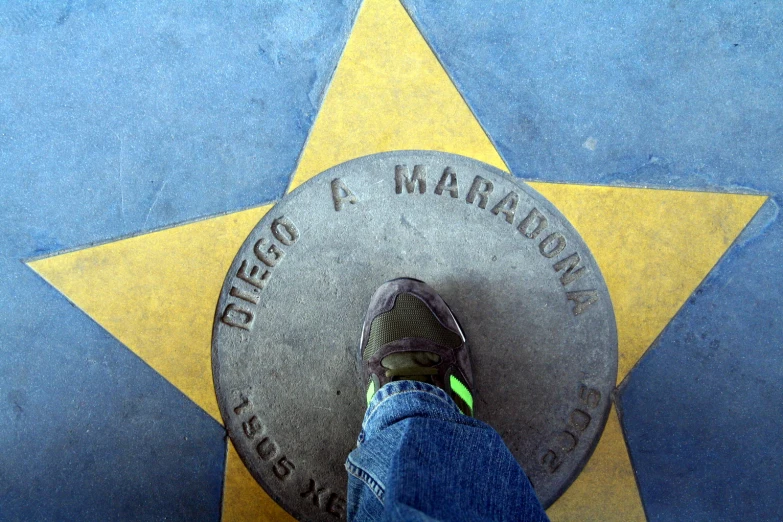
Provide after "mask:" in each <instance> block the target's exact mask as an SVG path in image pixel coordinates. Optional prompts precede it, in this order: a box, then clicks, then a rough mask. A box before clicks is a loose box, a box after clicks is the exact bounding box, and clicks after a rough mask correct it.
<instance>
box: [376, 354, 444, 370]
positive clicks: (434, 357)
mask: <svg viewBox="0 0 783 522" xmlns="http://www.w3.org/2000/svg"><path fill="white" fill-rule="evenodd" d="M439 362H440V355H438V354H436V353H432V352H399V353H392V354H389V355H387V356H386V357H384V358H383V360H382V361H381V366H383V367H384V368H386V369H387V370H397V369H400V368H410V367H411V366H424V367H430V366H436V365H437V364H438V363H439Z"/></svg>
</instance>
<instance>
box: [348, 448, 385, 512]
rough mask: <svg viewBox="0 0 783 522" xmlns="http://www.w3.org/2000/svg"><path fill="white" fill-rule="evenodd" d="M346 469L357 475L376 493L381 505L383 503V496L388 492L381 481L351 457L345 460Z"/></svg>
mask: <svg viewBox="0 0 783 522" xmlns="http://www.w3.org/2000/svg"><path fill="white" fill-rule="evenodd" d="M345 470H346V471H347V472H348V473H350V474H351V475H353V476H354V477H356V478H357V479H358V480H360V481H362V482H363V483H364V484H365V485H366V486H367V487H368V488H369V489H370V491H372V493H373V495H375V497H376V498H377V499H378V501H379V502H380V503H381V505H383V497H384V495H385V494H386V489H385V488H384V487H383V486H382V485H381V483H380V482H379V481H377V480H376V479H375V478H374V477H373V476H372V475H370V474H369V473H367V472H366V471H365V470H363V469H362V468H360V467H359V466H357V465H356V464H354V463H353V462H351V461H350V459H349V460H346V462H345Z"/></svg>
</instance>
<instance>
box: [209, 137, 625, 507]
mask: <svg viewBox="0 0 783 522" xmlns="http://www.w3.org/2000/svg"><path fill="white" fill-rule="evenodd" d="M400 276H409V277H415V278H418V279H422V280H424V281H426V282H428V283H429V284H430V285H432V286H433V287H434V288H435V289H436V290H437V291H438V292H439V293H440V294H441V295H442V296H443V297H444V299H445V300H446V301H447V302H448V303H449V305H450V306H451V307H452V309H453V310H454V313H455V315H456V316H457V317H458V318H459V320H460V322H461V323H462V325H463V327H464V330H465V333H466V336H467V338H468V342H469V343H470V347H471V350H472V357H473V363H474V368H475V379H476V389H477V392H476V416H477V417H478V418H479V419H481V420H484V421H486V422H488V423H489V424H490V425H492V426H493V427H495V429H497V430H498V432H499V433H500V434H501V436H502V437H503V439H504V441H505V442H506V444H507V445H508V446H509V448H510V449H511V451H512V453H513V454H514V456H515V457H516V458H517V460H518V461H519V462H520V464H521V465H522V466H523V468H524V469H525V471H526V472H527V473H528V475H529V477H530V479H531V481H532V482H533V485H534V486H535V488H536V491H537V493H538V494H539V496H540V498H541V500H542V502H544V504H545V505H549V504H551V503H552V502H554V500H555V499H556V498H557V497H558V496H559V495H560V494H561V493H562V492H563V491H564V490H565V489H566V488H567V487H568V485H569V484H570V483H571V482H572V481H573V480H574V478H575V477H576V476H577V475H578V474H579V472H580V471H581V469H582V467H583V466H584V464H585V462H586V461H587V459H588V458H589V456H590V454H591V452H592V450H593V448H594V446H595V444H596V442H597V440H598V438H599V436H600V433H601V431H602V429H603V426H604V423H605V421H606V417H607V415H608V412H609V406H610V392H611V390H612V389H613V387H614V385H615V379H616V374H617V335H616V329H615V322H614V314H613V311H612V305H611V302H610V300H609V294H608V292H607V289H606V285H605V283H604V281H603V278H602V277H601V274H600V272H599V270H598V267H597V265H596V263H595V261H594V260H593V258H592V256H591V254H590V252H589V250H588V248H587V246H586V245H585V244H584V242H583V241H582V240H581V238H580V237H579V235H578V234H577V232H576V231H575V230H574V229H573V227H571V225H570V224H569V223H568V222H567V221H566V220H565V218H564V217H563V216H562V215H561V214H560V213H559V212H557V210H555V209H554V207H552V206H551V205H550V204H549V203H548V202H547V201H546V200H545V199H544V198H543V197H541V196H540V195H539V194H538V193H536V192H535V191H534V190H532V189H531V188H530V187H528V186H526V185H525V184H523V183H521V182H519V181H517V180H515V179H513V178H511V177H509V176H508V175H506V174H504V173H503V172H501V171H499V170H497V169H495V168H493V167H490V166H488V165H485V164H483V163H480V162H477V161H475V160H471V159H468V158H464V157H461V156H455V155H450V154H443V153H434V152H420V151H407V152H394V153H385V154H378V155H374V156H368V157H365V158H360V159H357V160H353V161H350V162H347V163H344V164H342V165H339V166H337V167H334V168H332V169H330V170H328V171H326V172H324V173H322V174H321V175H319V176H317V177H316V178H313V179H312V180H311V181H309V182H307V183H305V184H304V185H302V186H301V187H300V188H299V189H297V190H296V191H294V192H293V193H291V194H290V195H288V196H286V197H285V198H283V199H282V200H281V201H280V202H279V203H278V204H277V205H276V206H275V207H274V208H273V209H272V210H271V211H270V212H269V213H268V214H267V215H266V216H265V217H264V218H263V219H262V220H261V221H260V222H259V224H258V225H257V226H256V227H255V229H254V230H253V231H252V233H251V234H250V236H249V237H248V239H247V241H245V243H244V245H243V246H242V248H241V249H240V251H239V253H238V255H237V257H236V259H235V260H234V263H233V264H232V266H231V268H230V270H229V273H228V276H227V278H226V282H225V284H224V287H223V291H222V293H221V297H220V301H219V303H218V307H217V311H216V317H215V327H214V332H213V370H214V378H215V387H216V392H217V396H218V402H219V403H220V408H221V413H222V415H223V419H224V420H225V424H226V427H227V429H228V432H229V435H230V437H231V439H232V441H233V442H234V445H235V446H236V448H237V451H238V452H239V454H240V456H241V457H242V459H243V460H244V462H245V464H246V465H247V466H248V468H249V469H250V471H251V472H252V474H253V476H254V477H255V478H256V479H257V480H258V481H259V483H260V484H261V485H262V486H263V487H264V488H265V489H266V490H267V491H268V492H269V493H270V495H271V496H272V497H273V498H274V499H275V500H277V501H278V502H279V503H280V504H281V505H282V506H283V507H285V508H286V509H287V510H288V511H289V512H291V513H292V514H294V515H295V516H297V517H299V518H301V519H303V520H330V519H333V518H334V517H335V516H342V514H343V513H344V505H345V499H344V496H345V490H346V474H345V471H344V468H343V462H344V460H345V457H346V456H347V454H348V452H349V451H350V450H351V449H352V448H353V447H354V443H355V438H356V436H357V434H358V432H359V429H360V424H361V419H362V415H363V413H364V409H365V405H364V391H365V390H364V387H363V386H362V385H360V382H359V377H358V375H359V373H358V368H357V364H356V351H357V343H358V339H359V334H360V330H361V324H362V320H363V316H364V313H365V310H366V307H367V304H368V301H369V298H370V296H371V295H372V293H373V292H374V290H375V289H376V288H377V286H378V285H380V284H381V283H382V282H384V281H386V280H388V279H391V278H394V277H400Z"/></svg>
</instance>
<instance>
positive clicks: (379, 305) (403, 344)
mask: <svg viewBox="0 0 783 522" xmlns="http://www.w3.org/2000/svg"><path fill="white" fill-rule="evenodd" d="M358 359H359V363H360V365H361V367H362V369H363V378H362V379H363V381H362V385H363V386H365V387H366V390H367V403H368V409H367V412H366V414H365V417H364V422H363V423H362V431H361V433H360V435H359V439H358V442H357V448H356V449H355V450H354V451H353V452H351V454H350V455H349V456H348V460H347V462H346V464H345V467H346V469H347V470H348V506H347V512H348V519H349V520H362V521H363V520H388V521H392V520H466V521H467V520H470V521H475V520H503V521H505V520H525V521H539V520H548V519H547V517H546V514H545V513H544V510H543V508H542V506H541V504H540V503H539V502H538V499H537V497H536V495H535V492H534V491H533V488H532V486H531V485H530V482H529V481H528V479H527V477H526V476H525V474H524V472H523V471H522V468H521V467H520V466H519V464H518V463H517V462H516V460H515V459H514V457H513V455H511V453H510V452H509V450H508V448H506V446H505V444H504V443H503V441H502V440H501V438H500V436H499V435H498V433H497V432H495V430H493V429H492V428H491V427H490V426H488V425H487V424H485V423H483V422H481V421H478V420H476V419H474V418H473V417H472V416H473V391H472V390H473V372H472V369H471V363H470V357H469V352H468V347H467V343H466V340H465V336H464V334H463V332H462V329H461V328H460V326H459V323H458V322H457V320H456V318H455V317H454V315H453V314H452V312H451V310H450V309H449V307H448V305H446V303H445V302H444V301H443V299H442V298H441V297H440V296H439V295H438V294H437V293H436V292H435V291H434V290H433V289H432V288H430V287H429V286H427V285H426V284H425V283H423V282H421V281H418V280H415V279H407V278H402V279H395V280H393V281H389V282H387V283H384V284H383V285H381V287H380V288H379V289H378V290H377V291H376V292H375V295H374V296H373V297H372V300H371V301H370V306H369V309H368V311H367V316H366V317H365V321H364V326H363V329H362V337H361V341H360V343H359V352H358Z"/></svg>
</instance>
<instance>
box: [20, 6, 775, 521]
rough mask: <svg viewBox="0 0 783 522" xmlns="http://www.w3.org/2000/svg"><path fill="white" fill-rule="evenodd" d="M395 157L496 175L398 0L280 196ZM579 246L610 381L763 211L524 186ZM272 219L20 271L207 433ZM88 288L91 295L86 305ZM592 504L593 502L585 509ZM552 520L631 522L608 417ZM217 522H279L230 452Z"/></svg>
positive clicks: (713, 202)
mask: <svg viewBox="0 0 783 522" xmlns="http://www.w3.org/2000/svg"><path fill="white" fill-rule="evenodd" d="M399 149H430V150H440V151H445V152H453V153H457V154H462V155H465V156H470V157H473V158H476V159H479V160H481V161H484V162H486V163H489V164H491V165H494V166H496V167H499V168H501V169H505V170H507V168H506V166H505V163H504V162H503V160H502V159H501V158H500V155H499V154H498V153H497V151H496V150H495V148H494V146H493V145H492V143H491V141H490V140H489V138H488V137H487V135H486V134H485V133H484V131H483V129H482V128H481V126H480V125H479V123H478V122H477V121H476V119H475V117H474V116H473V114H472V112H471V111H470V109H469V108H468V106H467V105H466V104H465V102H464V101H463V100H462V98H461V96H460V94H459V92H458V91H457V89H456V87H455V86H454V84H453V83H452V82H451V80H450V79H449V77H448V75H447V74H446V72H445V71H444V70H443V68H442V67H441V65H440V63H439V62H438V60H437V58H436V57H435V56H434V55H433V54H432V52H431V50H430V49H429V47H428V46H427V43H426V42H425V41H424V39H423V38H422V36H421V35H420V34H419V32H418V30H417V29H416V27H415V25H414V24H413V22H412V21H411V19H410V18H409V17H408V15H407V13H406V12H405V10H404V9H403V7H402V6H401V5H400V4H399V3H398V0H365V2H364V5H363V6H362V8H361V10H360V12H359V15H358V18H357V21H356V24H355V26H354V29H353V32H352V34H351V37H350V38H349V41H348V43H347V45H346V48H345V51H344V53H343V56H342V58H341V61H340V64H339V66H338V68H337V70H336V72H335V75H334V78H333V80H332V83H331V85H330V87H329V90H328V92H327V94H326V97H325V99H324V101H323V105H322V107H321V111H320V113H319V115H318V118H317V119H316V122H315V124H314V126H313V128H312V131H311V134H310V137H309V139H308V142H307V145H306V146H305V148H304V150H303V152H302V155H301V158H300V161H299V165H298V167H297V170H296V172H295V173H294V176H293V178H292V181H291V187H290V189H293V188H295V187H296V186H298V185H299V184H301V183H303V182H304V181H306V180H307V179H309V178H310V177H312V176H314V175H316V174H317V173H319V172H321V171H323V170H325V169H326V168H328V167H330V166H333V165H335V164H337V163H341V162H343V161H345V160H348V159H351V158H355V157H358V156H363V155H366V154H372V153H376V152H382V151H388V150H399ZM530 185H531V186H533V187H534V188H535V189H536V190H538V191H539V192H541V193H542V194H543V195H544V196H546V197H547V198H548V199H550V201H552V202H553V203H554V204H555V205H556V206H557V207H558V208H559V209H560V211H561V212H563V214H565V216H566V217H567V218H568V219H569V220H570V221H571V223H572V224H573V225H574V226H575V227H576V229H577V230H578V231H579V232H580V233H581V235H582V237H583V238H584V239H585V241H586V243H587V244H588V245H589V247H590V249H591V250H592V252H593V255H594V256H595V258H596V260H597V262H598V264H599V266H600V267H601V270H602V272H603V275H604V277H605V279H606V282H607V285H608V287H609V292H610V294H611V297H612V301H613V304H614V309H615V314H616V318H617V327H618V336H619V357H620V359H619V375H618V380H622V379H623V378H624V377H625V376H626V374H627V373H628V371H629V370H630V369H631V368H632V367H633V365H634V364H636V362H637V361H638V360H639V358H640V357H641V356H642V355H643V353H644V352H645V350H646V349H647V348H648V347H649V346H650V344H651V343H652V342H653V341H654V339H655V338H656V337H657V336H658V334H659V333H660V332H661V330H662V329H663V328H664V327H665V326H666V324H667V323H668V322H669V321H670V320H671V318H672V317H673V316H674V315H675V314H676V313H677V311H678V310H679V308H680V307H681V306H682V305H683V304H684V302H685V301H686V299H687V298H688V297H689V296H690V294H691V293H692V292H693V291H694V290H695V289H696V287H697V286H698V285H699V283H700V282H701V281H702V280H703V279H704V277H705V276H706V275H707V274H708V273H709V271H710V270H711V269H712V267H713V266H714V265H715V263H716V262H717V261H718V259H719V258H720V257H721V256H722V255H723V253H724V252H725V251H726V249H727V248H728V247H729V246H730V245H731V243H732V242H733V241H734V239H735V238H736V236H737V235H738V234H739V233H740V232H741V231H742V229H743V228H744V227H745V225H746V224H747V223H748V222H749V221H750V220H751V219H752V217H753V216H754V215H755V213H756V211H757V210H758V209H759V207H760V206H761V205H762V204H763V202H764V200H765V199H766V198H765V197H763V196H754V195H740V194H725V193H708V192H688V191H671V190H651V189H643V188H619V187H600V186H581V185H567V184H549V183H532V182H531V183H530ZM270 207H271V205H265V206H261V207H258V208H254V209H250V210H245V211H241V212H236V213H233V214H228V215H225V216H220V217H215V218H211V219H207V220H204V221H200V222H196V223H191V224H187V225H182V226H178V227H174V228H170V229H166V230H162V231H158V232H153V233H149V234H145V235H141V236H136V237H133V238H130V239H124V240H120V241H116V242H112V243H108V244H104V245H100V246H95V247H90V248H85V249H83V250H79V251H75V252H70V253H67V254H62V255H58V256H54V257H50V258H46V259H42V260H38V261H34V262H31V263H29V264H30V266H31V267H32V268H33V269H34V270H35V271H37V272H38V273H39V274H40V275H41V276H42V277H44V278H45V279H46V280H47V281H49V282H50V283H51V284H52V285H54V286H55V287H56V288H58V289H59V290H60V291H61V292H62V293H63V294H64V295H66V296H67V297H68V298H69V299H70V300H71V301H73V302H74V303H75V304H76V305H77V306H79V307H80V308H81V309H82V310H83V311H84V312H85V313H87V314H89V315H90V316H91V317H92V318H94V319H95V320H96V321H97V322H98V323H100V324H101V325H103V327H104V328H106V329H107V330H108V331H109V332H111V333H112V334H113V335H114V336H115V337H117V339H119V340H120V341H121V342H122V343H124V344H125V346H127V347H128V348H129V349H131V350H132V351H133V352H134V353H136V354H137V355H138V356H139V357H141V358H142V359H143V360H145V361H146V362H147V363H148V364H149V365H150V366H152V367H153V368H154V369H156V370H157V371H158V372H159V373H160V374H161V375H162V376H163V377H165V378H166V379H168V380H169V381H170V382H171V383H172V384H174V385H175V386H176V387H177V388H179V389H180V390H181V391H182V392H183V393H185V394H186V395H187V396H188V397H190V398H191V399H192V400H193V401H194V402H195V403H196V404H198V405H199V406H201V407H202V408H204V410H205V411H207V412H208V413H209V414H210V415H212V416H213V417H214V418H215V419H216V420H217V421H218V422H221V419H220V415H219V413H218V409H217V403H216V401H215V396H214V390H213V387H212V375H211V366H210V353H211V349H210V338H211V326H212V318H213V315H214V307H215V303H216V302H217V298H218V294H219V292H220V288H221V285H222V282H223V279H224V277H225V275H226V271H227V270H228V267H229V265H230V263H231V260H232V259H233V257H234V255H235V254H236V252H237V250H238V248H239V246H240V244H241V242H242V241H243V239H244V238H245V237H246V236H247V234H248V232H249V231H250V230H251V228H252V227H253V225H254V224H255V223H256V222H257V221H258V220H259V219H260V218H261V217H262V216H263V215H264V214H265V213H266V212H267V210H269V208H270ZM96 289H97V291H96ZM598 499H600V502H597V500H598ZM548 512H549V515H550V517H551V518H552V520H554V521H561V520H571V519H574V520H576V519H578V520H622V521H631V520H644V519H645V517H644V512H643V510H642V505H641V501H640V498H639V493H638V490H637V487H636V481H635V478H634V473H633V469H632V467H631V464H630V461H629V458H628V453H627V450H626V447H625V442H624V439H623V436H622V432H621V429H620V423H619V420H618V419H617V416H616V415H615V414H614V413H612V414H611V415H610V418H609V422H608V423H607V426H606V429H605V431H604V434H603V436H602V438H601V440H600V442H599V444H598V447H597V449H596V451H595V453H594V455H593V457H592V459H591V460H590V461H589V462H588V464H587V466H586V467H585V469H584V471H583V472H582V474H581V475H580V476H579V478H578V479H577V480H576V481H575V482H574V484H573V485H572V486H571V487H570V488H569V489H568V491H566V493H565V494H564V495H563V496H562V497H561V498H560V499H559V500H558V501H557V502H555V504H554V505H553V506H552V507H551V508H550V509H549V511H548ZM223 518H224V520H227V521H232V522H233V521H240V520H281V519H290V517H289V516H288V515H287V514H286V513H285V512H284V511H282V509H281V508H279V507H278V506H277V505H276V504H274V502H273V501H272V500H271V499H269V497H268V496H266V494H265V493H264V492H263V490H261V488H260V487H259V486H258V485H257V484H256V483H255V481H254V480H253V478H252V477H251V476H250V474H249V473H248V472H247V471H246V470H245V468H244V466H243V465H242V463H241V461H240V460H239V458H238V456H237V455H236V453H235V451H234V450H233V448H232V447H231V445H229V448H228V457H227V463H226V480H225V490H224V500H223Z"/></svg>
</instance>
